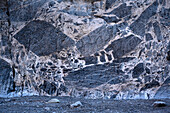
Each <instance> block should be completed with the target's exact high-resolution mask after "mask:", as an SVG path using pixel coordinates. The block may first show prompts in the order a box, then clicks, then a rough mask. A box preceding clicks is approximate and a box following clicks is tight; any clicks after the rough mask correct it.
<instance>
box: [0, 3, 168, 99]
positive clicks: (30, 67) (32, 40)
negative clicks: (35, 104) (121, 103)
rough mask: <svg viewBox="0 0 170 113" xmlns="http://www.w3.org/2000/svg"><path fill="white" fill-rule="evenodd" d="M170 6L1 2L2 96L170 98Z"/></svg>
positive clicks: (150, 4) (0, 71) (151, 4)
mask: <svg viewBox="0 0 170 113" xmlns="http://www.w3.org/2000/svg"><path fill="white" fill-rule="evenodd" d="M169 20H170V2H169V0H1V1H0V97H13V96H25V95H40V96H41V95H48V96H72V97H82V98H92V99H95V98H106V99H152V98H170V37H169V36H170V32H169V29H170V24H169V23H170V22H169Z"/></svg>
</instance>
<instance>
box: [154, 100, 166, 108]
mask: <svg viewBox="0 0 170 113" xmlns="http://www.w3.org/2000/svg"><path fill="white" fill-rule="evenodd" d="M152 106H154V107H165V106H166V103H165V102H163V101H155V102H154V103H153V104H152Z"/></svg>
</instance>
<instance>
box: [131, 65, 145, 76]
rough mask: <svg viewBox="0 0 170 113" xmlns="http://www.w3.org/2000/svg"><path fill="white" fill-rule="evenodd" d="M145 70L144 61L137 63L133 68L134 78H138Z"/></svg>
mask: <svg viewBox="0 0 170 113" xmlns="http://www.w3.org/2000/svg"><path fill="white" fill-rule="evenodd" d="M144 70H145V69H144V64H143V63H139V64H137V65H136V66H135V67H134V69H133V73H132V77H133V78H138V77H139V76H140V75H141V74H142V73H143V72H144Z"/></svg>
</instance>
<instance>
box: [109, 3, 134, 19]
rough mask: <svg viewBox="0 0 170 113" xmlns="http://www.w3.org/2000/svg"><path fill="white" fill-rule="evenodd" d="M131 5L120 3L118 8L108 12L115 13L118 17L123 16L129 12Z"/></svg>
mask: <svg viewBox="0 0 170 113" xmlns="http://www.w3.org/2000/svg"><path fill="white" fill-rule="evenodd" d="M131 9H132V6H127V5H126V3H123V4H121V5H120V6H119V7H118V8H115V9H113V10H112V11H111V12H109V13H108V14H115V15H116V16H117V17H119V18H123V17H125V16H128V15H130V14H131Z"/></svg>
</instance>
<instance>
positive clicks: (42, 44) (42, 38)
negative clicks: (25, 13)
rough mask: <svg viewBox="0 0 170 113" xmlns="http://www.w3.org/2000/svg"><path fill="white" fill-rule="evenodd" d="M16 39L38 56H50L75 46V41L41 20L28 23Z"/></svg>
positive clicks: (15, 36)
mask: <svg viewBox="0 0 170 113" xmlns="http://www.w3.org/2000/svg"><path fill="white" fill-rule="evenodd" d="M14 38H15V39H17V40H18V42H19V43H21V44H23V45H24V46H25V47H26V48H27V49H28V50H31V51H32V52H34V53H35V54H36V55H38V56H45V55H49V54H51V53H53V52H56V51H61V50H62V49H63V48H68V47H71V46H73V45H74V41H73V40H72V39H71V38H69V37H68V36H67V35H65V34H64V33H62V32H61V31H60V30H59V29H56V28H55V27H54V26H53V25H51V24H49V23H47V22H45V21H40V20H34V21H32V22H30V23H28V24H27V25H26V26H25V27H24V28H22V29H21V30H20V31H19V32H18V33H17V34H16V35H14Z"/></svg>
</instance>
